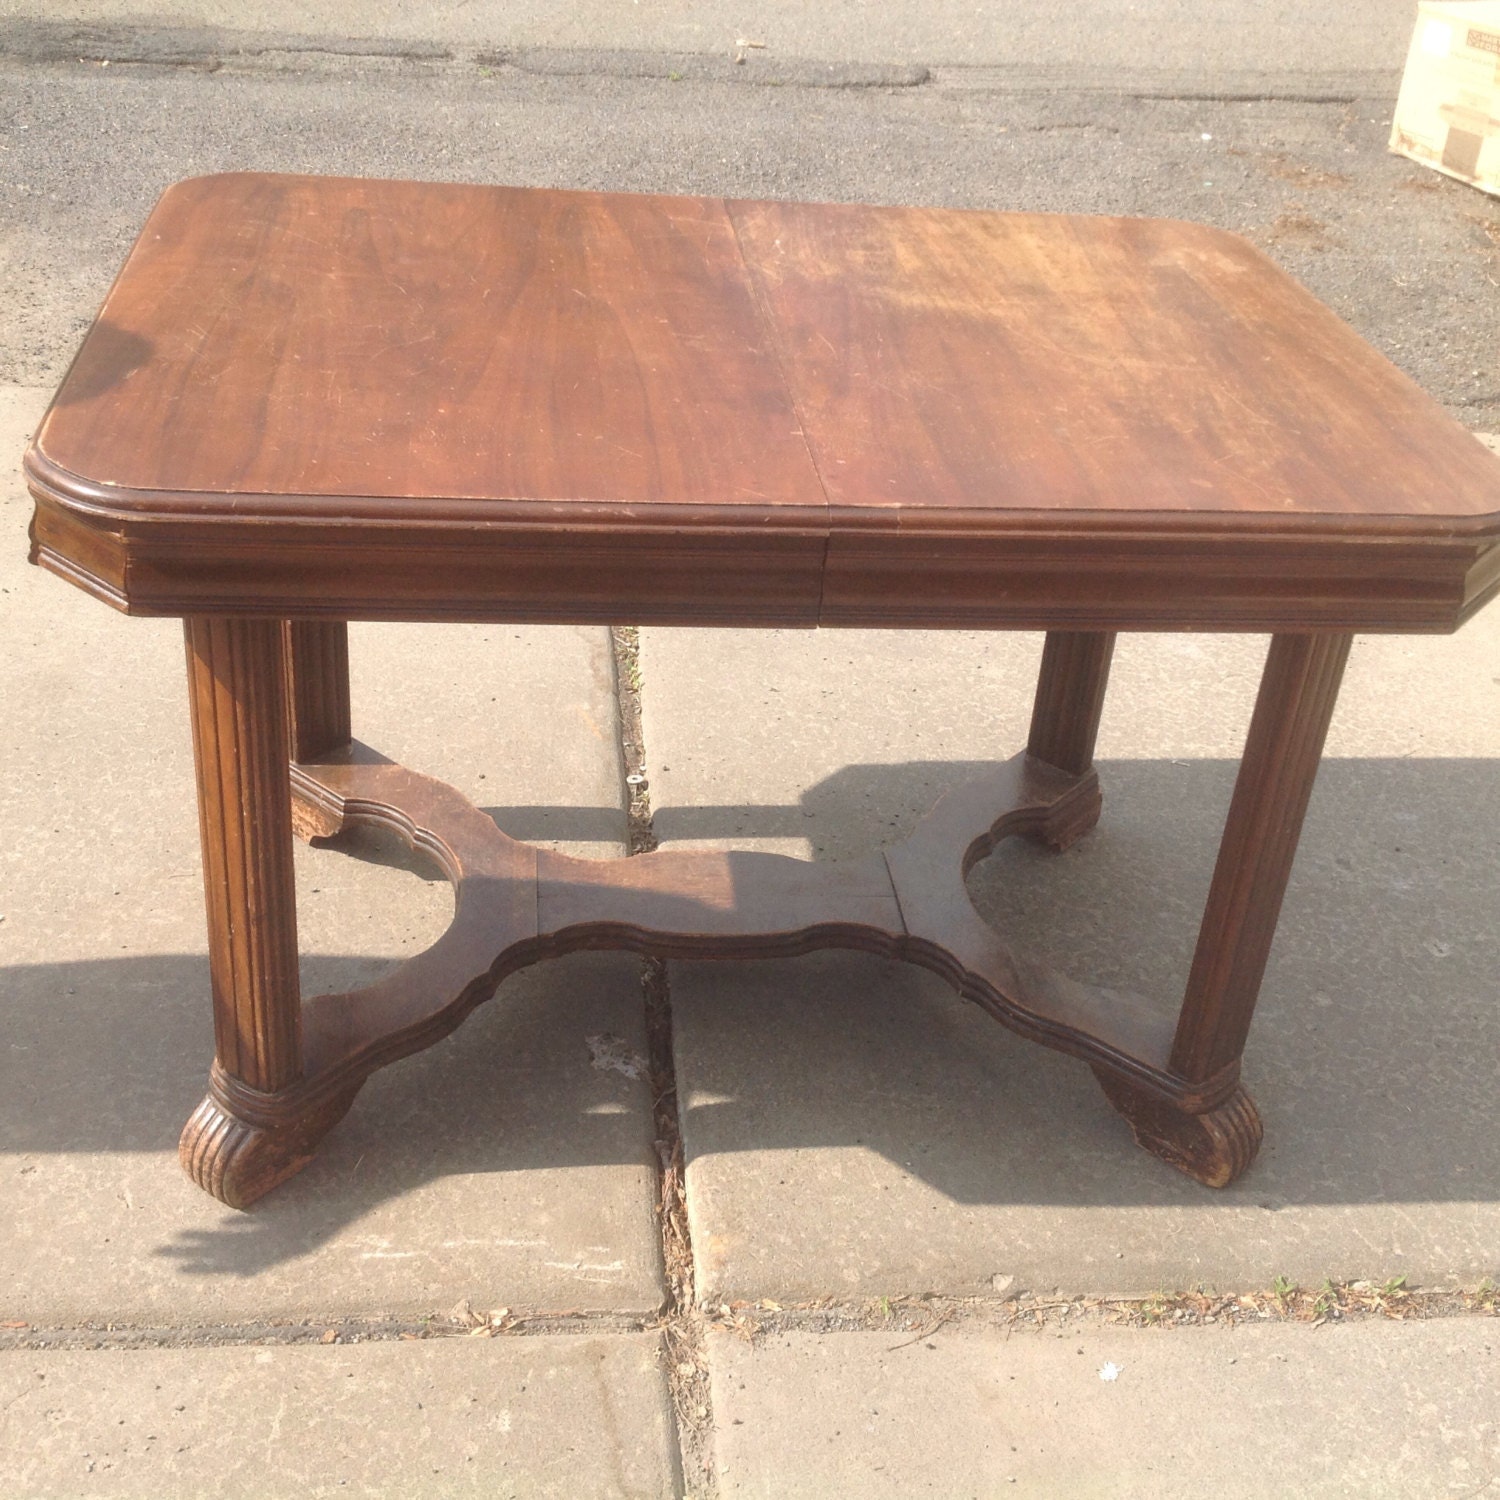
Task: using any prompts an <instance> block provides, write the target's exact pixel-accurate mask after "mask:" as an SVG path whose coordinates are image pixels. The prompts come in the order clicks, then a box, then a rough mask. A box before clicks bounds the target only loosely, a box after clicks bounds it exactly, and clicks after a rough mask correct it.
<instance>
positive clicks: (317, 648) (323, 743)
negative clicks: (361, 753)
mask: <svg viewBox="0 0 1500 1500" xmlns="http://www.w3.org/2000/svg"><path fill="white" fill-rule="evenodd" d="M285 629H286V670H287V678H286V685H287V713H288V717H289V719H290V725H289V736H288V744H289V746H290V750H291V758H292V759H293V760H321V759H322V758H323V757H324V756H326V755H331V754H332V753H333V752H334V751H335V750H339V749H342V748H343V747H344V746H345V745H347V744H348V743H349V741H350V740H351V739H353V738H354V730H353V728H352V721H351V717H350V705H349V627H348V625H346V624H345V623H344V621H342V620H328V621H322V620H288V621H287V622H286V626H285Z"/></svg>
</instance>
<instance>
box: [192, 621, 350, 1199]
mask: <svg viewBox="0 0 1500 1500" xmlns="http://www.w3.org/2000/svg"><path fill="white" fill-rule="evenodd" d="M185 633H186V638H187V651H188V694H189V701H190V705H191V709H192V724H193V755H194V761H195V764H196V767H197V777H198V810H199V818H200V823H201V831H202V844H203V878H204V889H205V893H206V897H207V906H208V958H209V974H210V978H211V985H212V993H213V1012H214V1051H215V1061H214V1069H213V1074H212V1077H211V1080H210V1087H209V1093H208V1096H207V1097H206V1098H205V1099H204V1100H203V1102H202V1104H200V1105H199V1106H198V1108H197V1110H196V1111H194V1113H193V1115H192V1118H191V1119H189V1121H188V1123H187V1126H186V1128H185V1129H184V1130H183V1133H182V1140H181V1143H180V1148H179V1150H180V1155H181V1158H182V1164H183V1167H184V1168H185V1169H186V1171H187V1173H188V1175H189V1176H190V1177H191V1178H192V1179H193V1181H195V1182H196V1183H198V1185H199V1186H200V1187H203V1188H205V1189H206V1190H207V1191H209V1192H211V1193H213V1194H214V1196H215V1197H217V1198H220V1199H222V1200H223V1201H224V1202H226V1203H228V1204H230V1205H231V1206H235V1207H243V1206H244V1205H245V1204H248V1203H250V1202H253V1201H254V1200H255V1199H256V1198H258V1197H260V1196H261V1195H262V1194H263V1193H265V1192H267V1191H269V1189H271V1188H272V1187H274V1186H275V1185H276V1184H277V1183H278V1182H282V1181H284V1180H285V1179H286V1178H287V1177H290V1176H291V1175H292V1174H293V1173H294V1172H296V1171H298V1170H300V1168H301V1167H302V1166H304V1165H305V1164H306V1162H307V1161H308V1159H309V1158H310V1156H311V1154H312V1150H313V1147H314V1146H315V1144H316V1142H317V1140H318V1139H319V1138H320V1137H321V1135H322V1134H323V1133H324V1132H325V1131H326V1130H328V1129H329V1128H331V1127H332V1125H333V1124H334V1123H336V1121H337V1120H338V1118H339V1117H340V1116H341V1115H342V1114H343V1112H344V1110H345V1109H346V1108H347V1107H348V1103H349V1100H350V1099H352V1098H353V1094H352V1093H351V1092H349V1091H348V1090H345V1091H343V1092H342V1093H341V1094H340V1095H339V1096H338V1101H337V1102H336V1103H335V1102H330V1101H329V1100H324V1101H323V1102H322V1103H321V1105H320V1106H319V1107H317V1108H313V1109H307V1110H302V1111H299V1112H298V1113H297V1115H296V1117H295V1118H293V1119H290V1120H286V1121H273V1120H270V1119H267V1118H265V1117H263V1116H261V1115H258V1114H257V1113H256V1111H255V1110H254V1109H253V1108H251V1109H247V1108H245V1107H244V1101H246V1100H250V1101H254V1100H267V1101H270V1100H274V1099H277V1098H281V1097H284V1096H286V1095H287V1094H288V1093H289V1092H291V1093H295V1091H296V1090H297V1089H298V1088H299V1086H300V1085H301V1083H302V1077H303V1073H302V1005H301V995H300V990H299V984H298V975H297V897H296V885H295V881H294V878H293V873H292V822H291V804H290V792H289V786H288V780H287V744H288V736H289V720H288V715H287V706H286V661H285V654H284V634H283V630H282V627H281V625H280V624H278V623H277V622H275V621H267V620H234V619H216V618H205V617H195V618H191V619H189V620H187V621H186V622H185ZM231 1101H236V1102H231Z"/></svg>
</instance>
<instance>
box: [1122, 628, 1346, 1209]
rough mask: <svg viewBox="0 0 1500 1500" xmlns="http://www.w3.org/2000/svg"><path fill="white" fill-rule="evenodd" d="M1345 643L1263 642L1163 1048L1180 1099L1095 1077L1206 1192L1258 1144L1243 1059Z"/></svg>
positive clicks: (1341, 639) (1232, 1173)
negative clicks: (1186, 968)
mask: <svg viewBox="0 0 1500 1500" xmlns="http://www.w3.org/2000/svg"><path fill="white" fill-rule="evenodd" d="M1349 645H1350V637H1349V636H1348V635H1342V634H1338V635H1336V634H1319V635H1277V636H1274V637H1272V640H1271V648H1270V651H1269V653H1268V655H1267V657H1266V666H1265V672H1264V675H1263V676H1262V678H1261V685H1260V695H1259V697H1258V698H1257V700H1256V704H1255V713H1254V715H1253V717H1252V718H1251V721H1250V732H1249V735H1248V737H1247V739H1246V743H1245V755H1244V759H1243V760H1242V761H1241V763H1240V772H1239V778H1238V780H1237V781H1236V783H1235V788H1234V796H1233V799H1232V800H1231V802H1230V806H1229V816H1228V819H1227V821H1226V823H1225V827H1224V837H1223V840H1222V842H1221V844H1220V846H1219V858H1218V863H1217V865H1216V866H1215V868H1214V876H1213V883H1212V884H1211V886H1210V887H1209V894H1208V902H1207V905H1206V907H1205V909H1204V913H1203V924H1202V927H1201V929H1200V931H1199V934H1198V946H1197V950H1196V952H1195V953H1194V956H1193V965H1192V969H1191V971H1190V972H1189V975H1188V983H1187V994H1186V996H1185V997H1184V999H1183V1002H1182V1012H1181V1015H1180V1017H1179V1019H1178V1022H1177V1032H1176V1036H1175V1039H1174V1041H1173V1044H1172V1052H1171V1057H1170V1062H1169V1068H1170V1072H1171V1074H1172V1075H1173V1077H1174V1078H1176V1079H1180V1080H1181V1081H1182V1085H1183V1088H1182V1091H1181V1094H1180V1096H1179V1097H1178V1098H1176V1099H1166V1098H1162V1097H1160V1096H1157V1095H1154V1094H1149V1093H1147V1092H1146V1091H1144V1090H1142V1089H1141V1088H1139V1087H1138V1086H1137V1085H1135V1084H1133V1083H1129V1082H1126V1081H1125V1080H1123V1079H1121V1078H1120V1077H1119V1076H1118V1075H1117V1074H1114V1073H1112V1072H1110V1071H1109V1070H1108V1069H1107V1068H1105V1067H1102V1066H1096V1067H1095V1069H1094V1071H1095V1073H1096V1074H1097V1075H1098V1078H1099V1081H1100V1083H1101V1084H1102V1085H1103V1088H1104V1092H1105V1094H1106V1095H1107V1096H1108V1098H1109V1100H1110V1102H1111V1103H1112V1104H1113V1105H1114V1106H1115V1108H1116V1109H1118V1110H1119V1111H1120V1113H1121V1114H1123V1115H1124V1116H1125V1118H1126V1120H1127V1121H1128V1122H1129V1124H1130V1127H1131V1129H1132V1130H1133V1131H1134V1132H1135V1136H1136V1139H1137V1140H1138V1141H1139V1142H1140V1143H1141V1145H1143V1146H1144V1147H1145V1148H1146V1149H1147V1150H1148V1151H1151V1152H1153V1153H1154V1154H1155V1155H1157V1156H1160V1157H1161V1158H1163V1159H1164V1160H1166V1161H1169V1162H1171V1163H1172V1164H1173V1165H1174V1166H1177V1167H1180V1168H1181V1169H1182V1170H1183V1171H1185V1172H1187V1173H1188V1174H1189V1175H1190V1176H1193V1177H1196V1178H1198V1179H1199V1181H1201V1182H1206V1183H1208V1184H1209V1185H1210V1186H1211V1187H1223V1186H1225V1185H1226V1184H1227V1183H1230V1182H1232V1181H1233V1180H1234V1179H1235V1178H1236V1177H1237V1176H1239V1174H1240V1173H1241V1172H1243V1171H1244V1170H1245V1168H1246V1167H1248V1166H1249V1165H1250V1163H1251V1161H1252V1160H1253V1159H1254V1157H1255V1153H1256V1151H1257V1150H1258V1149H1259V1147H1260V1139H1261V1125H1260V1117H1259V1115H1258V1114H1257V1113H1256V1109H1255V1105H1254V1104H1253V1103H1252V1102H1251V1100H1250V1097H1249V1095H1247V1094H1246V1093H1245V1091H1244V1089H1242V1088H1241V1087H1240V1086H1239V1071H1240V1054H1241V1053H1242V1052H1243V1051H1244V1047H1245V1037H1246V1035H1247V1034H1248V1032H1249V1029H1250V1018H1251V1015H1252V1014H1253V1012H1254V1010H1255V1000H1256V996H1257V995H1258V994H1259V992H1260V982H1261V977H1262V975H1263V974H1264V973H1265V967H1266V960H1267V958H1268V957H1269V956H1270V951H1271V940H1272V938H1273V937H1274V936H1275V932H1276V920H1277V918H1278V916H1279V915H1280V913H1281V901H1282V896H1283V895H1284V894H1285V891H1286V883H1287V879H1288V877H1289V876H1290V874H1291V869H1292V860H1293V857H1294V856H1295V855H1296V852H1297V839H1298V836H1299V834H1300V833H1301V831H1302V819H1303V816H1304V814H1305V813H1306V811H1307V803H1308V798H1309V797H1310V796H1311V795H1312V787H1313V779H1314V778H1315V777H1316V775H1317V771H1318V762H1319V760H1320V758H1321V756H1322V753H1323V741H1324V739H1325V738H1326V736H1327V734H1328V724H1329V720H1330V719H1331V718H1332V716H1333V706H1334V702H1335V700H1336V699H1337V697H1338V690H1339V682H1340V680H1341V678H1342V676H1343V671H1344V663H1345V661H1346V660H1347V659H1348V655H1349Z"/></svg>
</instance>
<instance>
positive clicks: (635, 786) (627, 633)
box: [610, 625, 717, 1500]
mask: <svg viewBox="0 0 1500 1500" xmlns="http://www.w3.org/2000/svg"><path fill="white" fill-rule="evenodd" d="M610 639H611V644H612V646H613V649H614V666H615V693H616V702H617V704H618V709H619V726H620V763H621V767H622V774H623V776H624V778H625V780H624V792H625V806H626V816H627V820H628V839H629V852H630V854H631V855H637V854H649V853H650V852H651V851H652V850H653V849H655V848H656V847H657V842H656V830H655V828H654V827H653V824H652V811H651V785H650V782H649V780H648V779H647V773H646V739H645V732H644V730H643V728H642V723H641V692H642V688H643V686H644V684H643V683H642V680H641V659H640V631H639V630H638V629H637V628H636V627H635V626H632V625H618V626H615V627H614V628H613V629H612V630H611V632H610ZM641 994H642V997H643V999H644V1002H645V1009H646V1043H647V1057H648V1076H649V1082H650V1087H651V1123H652V1129H653V1138H654V1144H655V1148H656V1205H655V1206H656V1216H657V1223H658V1227H659V1229H660V1232H661V1250H662V1270H663V1274H664V1277H665V1282H666V1298H665V1303H664V1306H663V1309H662V1321H661V1332H662V1340H663V1345H664V1348H665V1354H666V1360H667V1379H668V1384H669V1386H670V1388H671V1392H672V1408H673V1415H674V1417H675V1420H676V1426H677V1439H678V1445H679V1459H680V1463H681V1470H682V1473H683V1475H684V1477H685V1479H686V1480H687V1482H688V1487H689V1489H690V1491H691V1493H692V1494H694V1495H696V1496H700V1497H704V1500H707V1497H710V1496H712V1495H714V1494H715V1493H717V1484H716V1474H715V1469H714V1464H713V1457H712V1451H713V1396H712V1393H711V1391H710V1388H709V1366H708V1352H707V1339H706V1334H707V1328H706V1325H705V1321H704V1319H703V1317H702V1315H701V1314H700V1312H699V1309H698V1306H697V1302H696V1299H695V1298H694V1295H693V1284H694V1278H693V1241H692V1234H691V1231H690V1229H689V1227H688V1212H687V1193H686V1185H685V1180H684V1175H683V1174H684V1163H683V1152H682V1122H681V1119H680V1118H679V1115H678V1109H677V1070H676V1064H675V1062H674V1058H673V1049H672V989H671V983H670V980H669V978H668V974H667V966H666V964H665V963H664V962H663V961H662V960H661V959H659V958H646V959H643V960H642V963H641Z"/></svg>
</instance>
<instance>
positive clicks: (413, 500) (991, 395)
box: [33, 174, 1500, 533]
mask: <svg viewBox="0 0 1500 1500" xmlns="http://www.w3.org/2000/svg"><path fill="white" fill-rule="evenodd" d="M33 465H34V467H36V468H37V469H39V470H40V469H46V470H47V471H48V472H49V473H50V475H51V476H52V482H53V484H54V485H55V486H56V487H58V488H60V489H63V490H66V489H67V488H68V487H69V486H68V476H71V477H72V480H73V486H72V487H73V488H74V489H75V490H76V491H77V492H78V493H79V494H80V496H82V497H85V498H92V500H93V501H94V502H95V503H98V504H103V505H106V506H108V507H110V508H114V507H119V508H121V509H132V508H133V509H135V510H137V511H148V512H153V513H164V512H182V511H191V512H193V513H196V514H199V515H202V516H205V517H206V516H211V515H223V516H226V517H241V518H242V517H244V516H245V515H247V514H249V513H256V512H260V513H276V514H289V513H290V514H306V515H325V516H326V515H330V514H364V515H381V516H392V515H413V516H424V517H435V516H440V515H444V514H452V515H454V516H459V515H461V516H464V517H468V518H473V519H481V520H482V519H493V520H503V519H504V518H505V515H506V514H507V512H514V511H517V510H518V509H530V508H533V507H535V506H538V505H540V506H545V507H560V508H562V511H564V512H565V511H566V510H567V509H568V508H577V507H580V506H583V507H590V506H592V507H601V506H602V507H606V508H608V509H610V510H612V511H614V512H616V513H618V514H621V515H624V514H626V513H629V514H632V515H640V514H641V513H642V512H644V511H646V510H647V509H648V508H654V507H671V508H672V509H673V510H678V509H679V508H684V507H685V508H687V509H688V510H690V511H693V512H697V513H698V514H699V518H700V520H701V521H702V523H703V524H707V525H717V524H724V523H726V522H728V523H730V524H741V523H742V522H743V523H744V524H752V525H760V526H774V525H776V524H777V520H778V517H782V518H786V517H787V516H789V515H790V514H792V513H795V514H796V515H797V517H798V520H799V523H801V524H805V523H806V522H807V520H808V519H809V517H811V516H815V515H816V514H818V513H821V514H823V515H826V516H829V517H831V518H833V521H834V523H835V524H836V523H837V520H838V518H839V517H841V516H851V517H858V516H859V515H861V514H862V513H866V514H869V513H873V514H874V515H875V516H877V517H878V516H879V515H880V514H882V513H885V514H896V513H899V514H900V516H901V517H902V518H903V519H904V520H906V521H908V522H911V523H913V524H917V525H923V524H928V525H937V526H942V525H943V524H944V522H945V520H948V521H954V522H957V521H958V520H959V518H960V517H961V518H962V524H963V525H964V526H965V527H973V526H980V527H983V526H984V525H985V524H986V521H987V519H991V518H993V519H996V520H997V521H999V522H1002V523H1003V520H1004V518H1005V516H1006V515H1007V514H1008V513H1012V514H1013V513H1016V512H1029V513H1032V514H1036V513H1039V512H1045V513H1049V514H1051V515H1053V516H1076V517H1078V518H1079V521H1080V523H1081V524H1086V518H1087V517H1089V516H1091V515H1093V516H1099V515H1105V516H1107V515H1110V514H1119V513H1137V514H1140V513H1154V514H1157V515H1158V516H1161V517H1164V518H1169V517H1170V516H1172V515H1177V516H1184V515H1187V516H1204V515H1224V516H1234V517H1237V518H1239V520H1240V521H1242V522H1243V523H1245V524H1246V525H1249V526H1256V525H1261V526H1266V527H1269V528H1272V529H1277V528H1284V527H1286V526H1288V525H1292V526H1296V525H1298V524H1303V525H1305V524H1307V523H1312V524H1314V525H1320V524H1321V525H1327V526H1330V527H1332V528H1334V529H1336V528H1337V527H1338V526H1339V525H1340V524H1341V523H1342V524H1343V525H1346V526H1347V525H1349V524H1351V523H1352V524H1354V525H1356V526H1358V525H1359V524H1360V523H1373V524H1374V525H1375V526H1376V527H1380V526H1383V525H1385V524H1386V523H1389V522H1395V523H1397V525H1398V527H1399V521H1400V519H1401V518H1411V519H1415V520H1417V521H1418V523H1419V525H1420V524H1421V523H1422V522H1424V521H1436V522H1439V523H1440V524H1443V525H1445V526H1446V527H1447V528H1448V529H1450V530H1451V529H1454V528H1457V529H1460V530H1473V531H1482V532H1486V533H1489V532H1494V531H1497V530H1500V515H1497V513H1500V461H1497V460H1496V459H1495V458H1494V457H1492V456H1491V455H1490V454H1488V453H1487V452H1485V451H1484V450H1483V448H1482V447H1481V446H1480V445H1479V444H1478V443H1477V442H1475V440H1474V439H1473V438H1472V436H1470V435H1469V434H1468V433H1467V432H1465V431H1464V430H1463V429H1462V428H1461V427H1460V426H1459V425H1458V424H1457V423H1455V422H1453V421H1452V420H1450V419H1449V418H1448V417H1447V416H1446V415H1445V414H1444V413H1443V412H1442V411H1441V410H1440V408H1438V406H1437V405H1436V404H1435V403H1434V402H1433V401H1431V400H1430V399H1429V398H1428V397H1426V396H1425V395H1424V394H1423V393H1422V392H1421V391H1420V390H1419V389H1418V388H1417V386H1416V385H1415V384H1413V383H1412V382H1411V381H1410V380H1408V379H1407V378H1406V377H1405V376H1404V375H1402V374H1401V373H1400V372H1399V371H1398V370H1397V369H1396V368H1395V367H1394V366H1393V365H1391V364H1390V363H1389V362H1387V361H1386V360H1385V359H1384V358H1382V357H1381V356H1380V355H1378V354H1377V353H1375V351H1373V350H1372V349H1371V348H1369V347H1368V346H1367V345H1366V344H1365V343H1364V342H1363V341H1362V340H1360V339H1359V338H1358V336H1357V335H1355V334H1354V333H1353V332H1352V331H1351V330H1350V329H1349V328H1348V327H1347V326H1346V325H1345V324H1344V323H1343V322H1341V321H1340V320H1339V319H1338V318H1337V317H1336V316H1335V315H1334V314H1333V313H1332V312H1330V311H1329V310H1327V309H1326V308H1324V307H1323V306H1322V305H1321V304H1320V303H1318V302H1317V301H1316V300H1315V299H1314V298H1313V297H1312V296H1311V295H1309V294H1308V293H1307V292H1306V291H1304V290H1303V289H1302V288H1301V287H1300V286H1298V285H1297V284H1296V283H1295V282H1294V281H1293V280H1292V279H1291V278H1290V277H1288V276H1287V275H1286V274H1284V273H1283V272H1282V271H1280V270H1279V269H1278V268H1277V267H1276V266H1274V265H1273V264H1272V263H1271V262H1270V261H1269V260H1267V259H1266V258H1265V257H1264V256H1262V255H1261V254H1260V253H1259V252H1257V251H1256V250H1255V249H1253V248H1252V247H1251V246H1250V245H1249V244H1248V243H1246V242H1245V241H1244V240H1241V239H1239V238H1237V237H1236V236H1234V235H1231V234H1228V233H1225V232H1222V231H1219V230H1215V229H1211V228H1206V227H1203V226H1200V225H1195V224H1188V223H1181V222H1176V221H1171V220H1158V219H1121V218H1095V217H1073V216H1063V215H1044V214H997V213H977V212H964V211H950V210H938V209H911V208H876V207H864V206H852V205H835V204H805V203H771V202H733V201H724V200H721V199H714V198H667V197H653V196H646V195H633V194H614V193H609V194H603V193H576V192H560V191H550V190H537V189H527V188H507V187H471V186H454V185H443V184H431V183H406V182H381V181H368V180H356V179H338V178H313V177H293V176H272V175H263V174H234V175H226V176H216V177H205V178H197V179H192V180H189V181H187V182H183V183H180V184H178V185H177V186H175V187H173V188H172V189H170V190H169V191H168V192H167V193H166V195H165V196H164V197H163V198H162V200H161V201H160V203H159V204H158V206H157V208H156V209H155V211H154V212H153V214H152V215H151V218H150V220H149V221H148V223H147V225H146V226H145V229H144V230H143V232H142V234H141V237H140V239H139V242H138V243H137V245H136V247H135V249H134V251H133V252H132V254H131V256H130V259H129V261H128V263H127V264H126V266H125V269H124V271H123V272H122V273H121V275H120V277H119V279H118V281H117V282H116V284H115V286H114V288H113V290H112V291H111V293H110V294H109V297H108V300H107V301H106V303H105V305H104V308H103V310H102V312H101V314H100V317H99V320H98V322H97V323H96V324H95V326H94V328H93V330H92V331H91V332H90V334H89V336H88V338H87V340H86V342H85V343H84V346H83V348H82V350H81V352H80V354H79V356H78V358H77V361H76V363H75V364H74V366H73V367H72V369H71V371H70V373H69V374H68V376H67V379H66V381H65V382H64V384H63V386H62V389H61V391H60V392H59V394H58V398H57V401H56V404H55V405H54V407H53V408H52V410H51V412H50V413H49V415H48V417H47V418H46V420H45V422H44V424H43V426H42V428H41V430H40V432H39V434H38V436H37V438H36V442H35V447H34V453H33ZM350 502H356V503H355V504H354V505H351V503H350Z"/></svg>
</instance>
